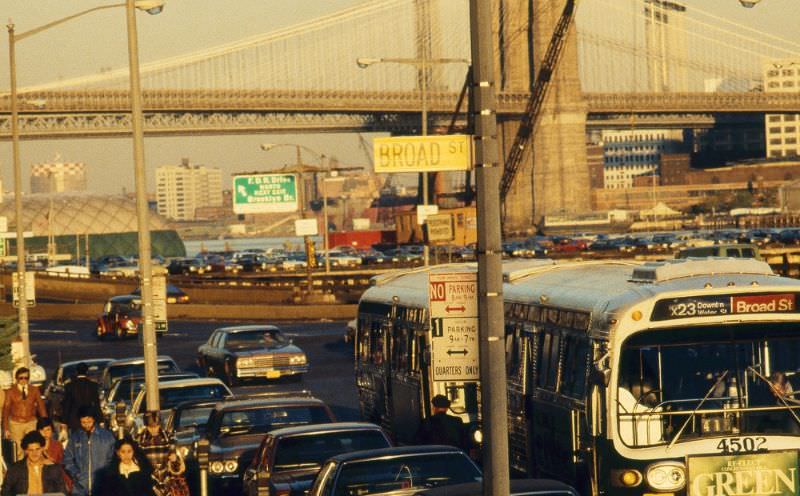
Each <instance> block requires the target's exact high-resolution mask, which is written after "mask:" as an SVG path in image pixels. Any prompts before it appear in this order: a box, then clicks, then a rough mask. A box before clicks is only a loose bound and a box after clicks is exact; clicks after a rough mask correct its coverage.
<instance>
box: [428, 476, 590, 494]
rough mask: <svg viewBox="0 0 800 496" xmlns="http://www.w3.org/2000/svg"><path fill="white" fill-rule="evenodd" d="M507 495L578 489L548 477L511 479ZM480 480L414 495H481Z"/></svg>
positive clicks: (557, 492) (564, 491)
mask: <svg viewBox="0 0 800 496" xmlns="http://www.w3.org/2000/svg"><path fill="white" fill-rule="evenodd" d="M509 482H510V487H509V489H510V490H511V491H510V492H509V496H534V495H535V496H579V495H578V491H576V490H575V489H574V488H573V487H571V486H568V485H566V484H564V483H563V482H559V481H555V480H550V479H512V480H511V481H509ZM482 494H483V492H482V486H481V483H480V482H468V483H466V484H456V485H454V486H445V487H441V488H436V489H426V490H424V491H419V492H417V493H414V496H481V495H482Z"/></svg>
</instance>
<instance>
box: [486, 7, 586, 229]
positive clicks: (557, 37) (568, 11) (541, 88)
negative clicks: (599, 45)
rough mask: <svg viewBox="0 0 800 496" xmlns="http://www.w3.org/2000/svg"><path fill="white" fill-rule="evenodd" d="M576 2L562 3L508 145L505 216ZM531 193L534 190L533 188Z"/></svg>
mask: <svg viewBox="0 0 800 496" xmlns="http://www.w3.org/2000/svg"><path fill="white" fill-rule="evenodd" d="M576 3H577V0H567V1H566V3H565V4H564V10H563V11H562V12H561V17H560V18H559V20H558V23H557V24H556V27H555V29H554V30H553V35H552V37H551V38H550V43H549V44H548V46H547V52H546V53H545V56H544V59H543V60H542V62H541V67H540V68H539V73H538V74H537V76H536V83H535V84H534V87H533V92H532V93H531V96H530V99H529V100H528V104H527V106H526V108H525V114H524V115H523V118H522V121H521V122H520V126H519V129H517V135H516V137H515V138H514V144H513V145H512V146H511V149H510V151H509V154H508V157H507V158H506V163H505V165H504V167H503V176H502V178H501V179H500V202H501V203H502V204H503V205H504V206H503V208H502V212H503V216H504V217H505V200H506V196H508V192H509V191H510V190H511V185H512V184H513V182H514V177H515V176H516V175H517V171H518V170H519V167H520V165H521V164H522V159H523V152H524V151H525V148H526V146H527V145H528V143H529V142H530V141H531V140H532V139H533V135H534V133H535V132H536V125H537V124H538V122H539V120H540V119H541V110H542V104H543V103H544V99H545V97H546V96H547V91H548V89H549V88H550V83H551V80H552V77H553V75H554V74H555V71H556V69H557V68H558V62H559V60H560V59H561V54H562V53H563V49H564V45H565V42H566V39H567V32H568V31H569V28H570V26H572V24H573V21H574V19H575V11H576V10H577V8H576V7H577V5H576ZM531 193H533V191H532V192H531Z"/></svg>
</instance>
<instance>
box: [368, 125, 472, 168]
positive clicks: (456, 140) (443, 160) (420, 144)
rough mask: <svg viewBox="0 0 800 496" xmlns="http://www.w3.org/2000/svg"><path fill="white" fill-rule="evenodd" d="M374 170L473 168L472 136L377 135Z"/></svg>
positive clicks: (374, 143) (374, 145)
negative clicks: (379, 136)
mask: <svg viewBox="0 0 800 496" xmlns="http://www.w3.org/2000/svg"><path fill="white" fill-rule="evenodd" d="M373 152H374V154H375V172H386V173H393V172H439V171H463V170H470V169H471V168H472V138H471V136H467V135H461V134H451V135H446V136H400V137H394V138H375V140H374V141H373Z"/></svg>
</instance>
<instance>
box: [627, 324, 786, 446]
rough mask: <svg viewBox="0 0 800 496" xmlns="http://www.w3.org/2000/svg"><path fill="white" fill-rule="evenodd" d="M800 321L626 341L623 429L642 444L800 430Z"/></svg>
mask: <svg viewBox="0 0 800 496" xmlns="http://www.w3.org/2000/svg"><path fill="white" fill-rule="evenodd" d="M798 356H800V324H797V323H759V324H742V325H725V326H696V327H691V328H671V329H668V330H664V329H660V330H651V331H644V332H641V333H638V334H635V335H634V336H632V337H630V338H629V339H627V340H626V342H625V343H623V345H622V349H621V353H620V362H619V372H618V389H617V400H616V411H617V422H618V424H617V425H618V433H619V437H620V439H621V440H622V441H623V442H624V443H625V444H626V445H628V446H634V447H645V446H653V445H659V444H667V443H675V442H684V441H690V440H693V439H698V438H707V437H714V436H731V435H736V436H741V435H744V436H746V435H764V434H781V435H793V436H798V435H800V394H799V393H800V362H798V360H797V357H798Z"/></svg>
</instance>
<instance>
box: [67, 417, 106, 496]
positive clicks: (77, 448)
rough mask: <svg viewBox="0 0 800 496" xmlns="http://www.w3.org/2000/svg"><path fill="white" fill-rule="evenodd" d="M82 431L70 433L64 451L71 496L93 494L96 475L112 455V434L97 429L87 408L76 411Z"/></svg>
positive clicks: (99, 428) (89, 495) (100, 428)
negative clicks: (70, 481)
mask: <svg viewBox="0 0 800 496" xmlns="http://www.w3.org/2000/svg"><path fill="white" fill-rule="evenodd" d="M78 417H80V422H81V429H80V430H77V431H72V432H70V434H69V441H68V442H67V449H66V450H65V451H64V468H65V469H66V470H67V473H68V474H69V475H70V477H71V478H72V481H73V484H74V486H73V488H72V496H92V495H93V494H96V493H95V492H93V488H94V486H95V485H96V481H97V477H98V472H99V471H100V469H102V468H103V467H105V466H106V465H108V463H109V461H111V458H112V457H113V456H114V441H115V440H114V435H113V434H111V432H110V431H107V430H106V429H103V428H102V427H98V426H97V425H96V424H95V418H94V415H93V413H92V410H91V408H90V407H87V406H82V407H81V408H80V409H79V410H78Z"/></svg>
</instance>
